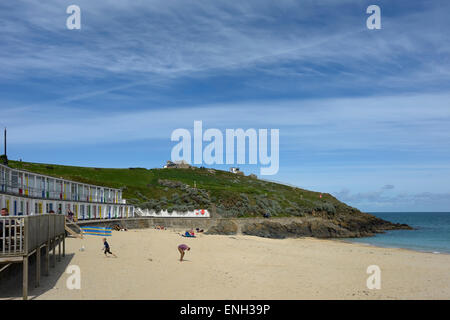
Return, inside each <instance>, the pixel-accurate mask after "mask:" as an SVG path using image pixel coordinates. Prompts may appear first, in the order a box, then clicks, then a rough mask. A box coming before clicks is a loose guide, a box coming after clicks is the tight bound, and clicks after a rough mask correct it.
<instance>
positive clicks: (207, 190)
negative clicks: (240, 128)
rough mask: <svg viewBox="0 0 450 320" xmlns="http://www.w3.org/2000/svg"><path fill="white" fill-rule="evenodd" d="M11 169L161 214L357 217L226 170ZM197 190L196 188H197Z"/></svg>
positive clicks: (334, 204)
mask: <svg viewBox="0 0 450 320" xmlns="http://www.w3.org/2000/svg"><path fill="white" fill-rule="evenodd" d="M9 166H11V167H13V168H18V169H24V170H28V171H31V172H36V173H40V174H45V175H49V176H53V177H58V178H65V179H70V180H74V181H78V182H83V183H89V184H95V185H100V186H107V187H113V188H121V189H122V190H123V196H124V198H125V199H127V200H128V201H129V202H130V203H132V204H135V205H137V206H140V207H142V208H149V209H153V210H156V211H159V210H161V209H167V210H169V211H172V210H179V211H183V210H194V209H200V208H204V209H212V207H213V206H215V208H216V210H217V213H218V214H220V215H222V216H225V217H252V216H261V215H262V214H263V213H266V212H268V213H270V214H271V215H272V216H304V215H308V214H311V213H313V212H326V213H327V214H329V215H335V214H339V213H341V212H344V211H345V212H348V211H355V210H356V209H353V208H351V207H348V206H347V205H345V204H344V203H342V202H340V201H338V200H337V199H336V198H334V197H333V196H331V195H330V194H323V196H322V198H320V197H319V196H320V193H318V192H312V191H308V190H304V189H300V188H294V187H290V186H286V185H282V184H277V183H273V182H267V181H263V180H258V179H255V178H250V177H246V176H239V175H235V174H233V173H230V172H226V171H220V170H213V171H212V170H209V169H204V168H193V169H144V168H128V169H105V168H86V167H73V166H62V165H53V164H39V163H29V162H18V161H9ZM194 185H195V186H196V187H195V188H194Z"/></svg>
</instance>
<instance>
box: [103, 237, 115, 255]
mask: <svg viewBox="0 0 450 320" xmlns="http://www.w3.org/2000/svg"><path fill="white" fill-rule="evenodd" d="M102 250H104V252H105V257H107V256H108V255H107V253H109V254H112V255H113V256H114V257H115V258H117V256H116V255H115V254H114V253H112V252H111V250H110V248H109V244H108V241H106V238H103V248H102Z"/></svg>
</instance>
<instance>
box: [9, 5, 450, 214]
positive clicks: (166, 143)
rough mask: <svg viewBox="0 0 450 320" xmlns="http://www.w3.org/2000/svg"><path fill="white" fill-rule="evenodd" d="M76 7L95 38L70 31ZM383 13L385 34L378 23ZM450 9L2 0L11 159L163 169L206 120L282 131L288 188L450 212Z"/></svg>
mask: <svg viewBox="0 0 450 320" xmlns="http://www.w3.org/2000/svg"><path fill="white" fill-rule="evenodd" d="M71 4H77V5H79V6H80V8H81V17H82V29H81V30H67V28H66V19H67V17H68V15H67V14H66V8H67V7H68V6H69V5H71ZM371 4H377V5H379V6H380V7H381V11H382V29H381V30H368V29H367V28H366V19H367V17H368V15H367V14H366V8H367V7H368V6H369V5H371ZM449 12H450V3H449V1H444V0H442V1H440V0H433V1H431V0H430V1H426V0H422V1H402V0H397V1H392V0H391V1H381V0H376V1H363V0H340V1H334V0H304V1H300V0H298V1H293V0H292V1H285V0H278V1H266V0H254V1H221V0H214V1H213V0H171V1H162V0H161V1H148V0H145V1H144V0H133V1H131V0H123V1H112V0H98V1H87V0H77V1H72V0H71V1H66V0H45V1H40V2H37V1H31V0H30V1H23V0H16V1H10V0H8V1H2V2H1V3H0V49H1V50H0V125H1V126H7V127H8V132H9V152H8V153H9V157H10V158H13V159H19V158H22V159H23V160H25V161H34V162H53V163H60V164H69V165H83V166H103V167H146V168H153V167H160V166H162V165H163V164H164V163H165V161H166V160H168V159H169V158H170V153H171V149H172V147H173V146H174V145H175V143H174V142H171V141H170V135H171V132H172V131H173V130H174V129H177V128H186V129H189V130H192V128H193V122H194V120H202V121H203V127H204V128H205V129H206V128H219V129H221V130H225V128H232V129H233V128H243V129H248V128H257V129H258V128H269V129H270V128H277V129H280V170H279V172H278V174H277V175H275V176H271V177H268V178H270V179H272V180H277V181H283V182H286V183H290V184H295V185H298V186H300V187H303V188H307V189H311V190H317V191H322V192H329V193H332V194H333V195H335V196H337V197H338V198H339V199H340V200H342V201H345V202H347V203H349V204H350V205H353V206H356V207H358V208H360V209H362V210H366V211H450V210H449V208H450V186H449V181H450V130H449V128H450V92H449V86H450V32H449V31H450V23H449V22H448V21H449ZM216 167H218V168H222V169H227V168H228V167H227V166H216ZM241 168H243V169H244V171H245V172H246V173H251V172H254V173H259V168H258V167H257V166H250V165H244V166H241Z"/></svg>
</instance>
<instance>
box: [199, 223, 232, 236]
mask: <svg viewBox="0 0 450 320" xmlns="http://www.w3.org/2000/svg"><path fill="white" fill-rule="evenodd" d="M237 231H238V225H237V224H236V223H235V222H234V221H232V220H220V221H219V223H218V224H216V225H215V226H212V227H210V228H209V229H208V231H206V232H205V234H223V235H235V234H237Z"/></svg>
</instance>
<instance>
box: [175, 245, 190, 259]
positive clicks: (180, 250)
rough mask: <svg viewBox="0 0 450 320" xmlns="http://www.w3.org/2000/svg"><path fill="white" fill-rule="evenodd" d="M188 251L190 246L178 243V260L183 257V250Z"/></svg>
mask: <svg viewBox="0 0 450 320" xmlns="http://www.w3.org/2000/svg"><path fill="white" fill-rule="evenodd" d="M186 250H187V251H189V250H191V248H189V247H188V246H187V245H185V244H180V245H179V246H178V251H179V252H180V255H181V256H180V262H181V261H183V257H184V252H185V251H186Z"/></svg>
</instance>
